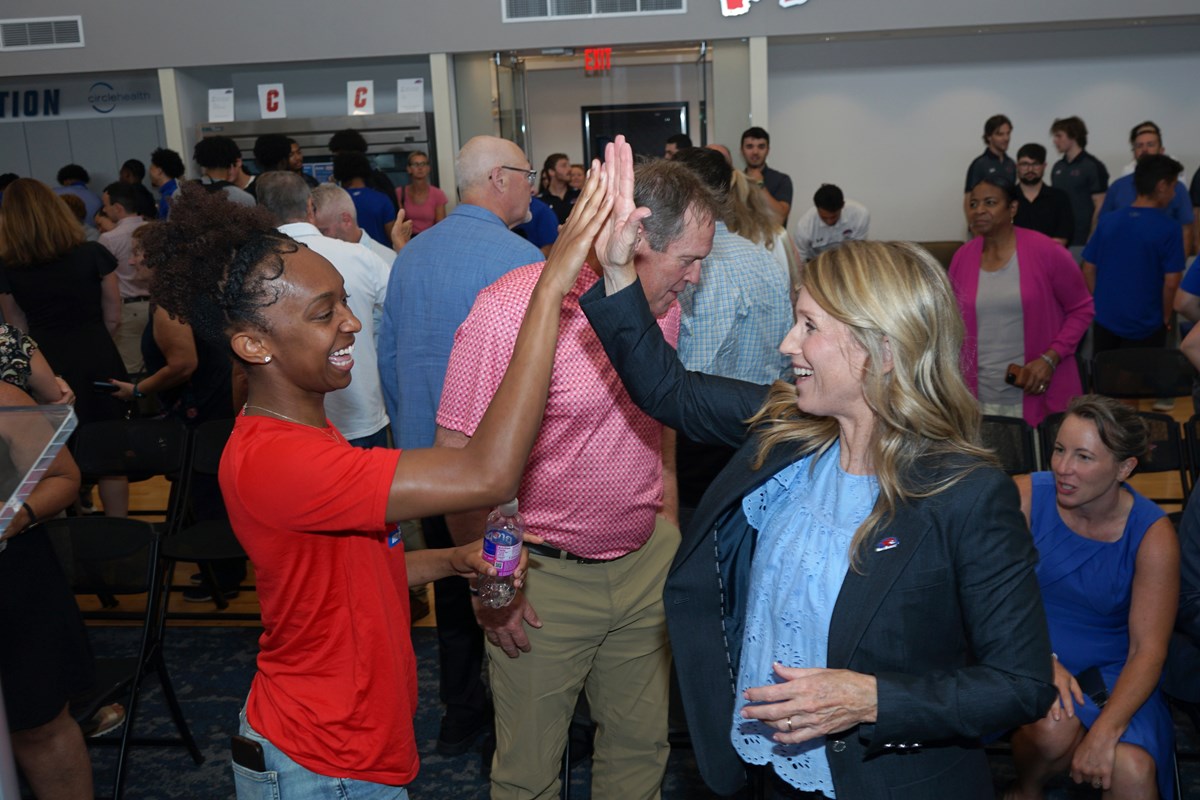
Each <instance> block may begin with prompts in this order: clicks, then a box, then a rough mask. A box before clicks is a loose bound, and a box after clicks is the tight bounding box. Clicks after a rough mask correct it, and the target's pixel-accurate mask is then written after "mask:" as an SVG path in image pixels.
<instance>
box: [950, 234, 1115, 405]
mask: <svg viewBox="0 0 1200 800" xmlns="http://www.w3.org/2000/svg"><path fill="white" fill-rule="evenodd" d="M1013 233H1014V234H1015V235H1016V237H1017V264H1018V268H1019V269H1020V272H1021V309H1022V311H1023V312H1024V315H1023V316H1024V320H1023V323H1024V329H1025V362H1026V363H1029V362H1030V361H1033V360H1034V359H1036V358H1038V357H1039V356H1041V354H1042V353H1044V352H1046V350H1048V349H1049V348H1054V352H1056V353H1058V355H1059V356H1060V357H1061V359H1062V360H1061V361H1060V362H1059V364H1058V368H1057V369H1055V370H1054V374H1053V376H1051V378H1050V385H1049V386H1048V387H1047V388H1046V391H1045V393H1044V394H1040V395H1038V394H1026V395H1025V402H1024V412H1025V413H1024V417H1025V421H1026V422H1028V423H1029V424H1030V425H1037V424H1038V423H1039V422H1041V421H1042V419H1044V418H1045V416H1046V415H1047V414H1053V413H1055V412H1059V411H1065V410H1066V409H1067V404H1068V403H1069V402H1070V401H1071V398H1072V397H1075V396H1076V395H1079V394H1082V393H1083V390H1082V387H1081V386H1080V383H1079V368H1078V367H1077V366H1076V363H1075V348H1076V347H1077V346H1078V344H1079V340H1080V339H1082V338H1083V334H1084V333H1085V332H1087V329H1088V326H1089V325H1091V324H1092V317H1093V316H1095V313H1096V312H1095V306H1094V305H1093V303H1092V295H1091V293H1090V292H1088V290H1087V285H1086V284H1085V283H1084V282H1083V273H1082V272H1081V271H1080V269H1079V265H1077V264H1076V263H1075V259H1073V258H1071V255H1070V253H1068V252H1067V249H1066V248H1065V247H1063V246H1062V245H1060V244H1059V243H1058V242H1056V241H1054V240H1053V239H1051V238H1049V237H1047V236H1043V235H1042V234H1040V233H1038V232H1037V231H1031V230H1027V229H1025V228H1015V227H1014V228H1013ZM982 258H983V237H982V236H977V237H975V238H974V239H972V240H971V241H969V242H967V243H966V244H964V245H963V246H962V247H960V248H958V252H957V253H955V254H954V259H953V260H952V261H951V262H950V283H951V284H952V285H953V286H954V295H955V297H957V298H958V306H959V308H960V309H961V310H962V316H963V323H964V324H965V325H966V336H965V337H964V338H963V345H962V369H963V378H964V379H966V382H967V387H968V388H970V390H971V392H972V393H973V394H975V395H977V396H978V394H979V375H978V337H979V323H978V320H977V318H976V314H975V298H976V295H977V294H978V293H979V265H980V262H981V260H982Z"/></svg>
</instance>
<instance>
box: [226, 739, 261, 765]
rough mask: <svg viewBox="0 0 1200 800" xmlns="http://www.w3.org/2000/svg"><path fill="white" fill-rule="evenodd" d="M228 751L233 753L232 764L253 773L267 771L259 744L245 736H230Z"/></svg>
mask: <svg viewBox="0 0 1200 800" xmlns="http://www.w3.org/2000/svg"><path fill="white" fill-rule="evenodd" d="M229 749H230V751H231V752H232V753H233V763H235V764H238V765H240V766H243V767H245V768H246V769H249V770H254V771H255V772H266V771H267V759H266V757H265V756H263V746H262V744H261V743H260V742H256V741H254V740H253V739H247V738H246V737H245V736H230V737H229Z"/></svg>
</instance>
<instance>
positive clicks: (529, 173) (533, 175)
mask: <svg viewBox="0 0 1200 800" xmlns="http://www.w3.org/2000/svg"><path fill="white" fill-rule="evenodd" d="M500 169H511V170H512V171H513V172H524V173H525V180H527V181H529V185H530V186H537V177H538V173H537V170H536V169H525V168H524V167H500Z"/></svg>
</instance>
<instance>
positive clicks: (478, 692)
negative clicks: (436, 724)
mask: <svg viewBox="0 0 1200 800" xmlns="http://www.w3.org/2000/svg"><path fill="white" fill-rule="evenodd" d="M421 528H422V530H423V531H424V533H425V544H426V545H428V546H429V547H431V548H442V547H453V546H454V541H453V540H452V539H451V538H450V529H449V528H447V527H446V518H445V517H441V516H438V517H425V518H424V519H422V520H421ZM433 596H434V608H435V609H436V611H437V633H438V696H439V697H440V698H441V701H442V703H443V704H445V706H446V716H445V720H444V721H443V724H444V725H445V724H446V723H449V725H448V726H449V727H457V726H460V725H461V726H465V727H473V726H472V722H474V723H475V724H478V723H479V722H480V721H481V720H482V717H483V715H484V713H485V710H486V706H487V691H486V687H485V686H484V682H483V674H482V671H483V631H482V630H480V628H479V624H478V623H477V622H476V621H475V611H474V609H473V608H471V592H470V588H469V586H468V584H467V579H466V578H460V577H458V576H452V577H449V578H442V579H440V580H437V581H434V583H433Z"/></svg>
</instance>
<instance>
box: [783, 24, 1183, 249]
mask: <svg viewBox="0 0 1200 800" xmlns="http://www.w3.org/2000/svg"><path fill="white" fill-rule="evenodd" d="M1198 37H1200V28H1197V27H1195V26H1191V27H1189V26H1180V27H1177V28H1174V29H1169V30H1167V29H1156V30H1143V31H1137V30H1129V31H1084V32H1074V33H1023V34H1004V35H985V36H963V37H953V38H922V39H909V40H904V41H895V40H891V41H889V40H876V41H860V42H832V43H828V44H784V45H775V44H772V46H771V48H770V51H769V58H770V79H769V90H770V101H771V124H770V127H769V128H768V130H769V131H770V132H771V137H772V139H771V156H770V159H769V161H770V163H771V164H772V166H774V167H775V168H777V169H781V170H783V171H785V172H787V173H789V174H790V175H791V176H792V179H793V181H794V183H795V185H796V200H795V203H794V207H795V208H797V209H800V210H803V209H806V208H808V207H809V206H810V205H811V197H812V193H813V192H814V191H816V188H817V186H818V185H819V184H821V183H823V182H829V183H836V184H838V185H839V186H841V187H842V189H843V190H844V191H845V193H846V195H847V197H852V198H854V199H857V200H859V201H861V202H863V203H865V204H866V205H867V207H868V208H869V209H870V210H871V235H872V238H879V239H891V238H905V239H913V240H936V239H961V238H963V237H964V236H965V235H966V226H965V223H964V221H963V216H962V192H963V182H964V180H965V177H966V170H967V165H968V164H969V163H970V161H971V159H973V158H974V157H975V156H977V155H979V153H981V152H983V148H984V144H983V142H982V140H981V138H980V137H981V135H982V133H983V122H984V120H985V119H986V118H987V117H989V116H990V115H992V114H995V113H1004V114H1007V115H1008V116H1009V117H1010V118H1011V119H1012V120H1013V126H1014V131H1013V139H1012V147H1011V150H1010V155H1013V156H1014V157H1015V155H1016V150H1017V148H1018V147H1019V146H1020V145H1022V144H1024V143H1026V142H1031V141H1032V142H1039V143H1041V144H1043V145H1045V146H1046V148H1047V150H1048V151H1049V153H1050V154H1051V155H1050V156H1049V157H1048V160H1049V161H1053V160H1055V159H1057V155H1055V154H1054V148H1053V146H1052V145H1051V141H1050V134H1049V127H1050V124H1051V122H1052V121H1053V120H1054V119H1055V118H1056V117H1065V116H1070V115H1078V116H1080V117H1082V118H1083V119H1084V121H1085V122H1086V123H1087V126H1088V129H1089V132H1090V136H1089V139H1090V141H1089V144H1088V149H1089V150H1090V151H1091V152H1092V153H1093V154H1094V155H1095V156H1096V157H1098V158H1099V159H1101V160H1102V161H1103V162H1104V163H1105V164H1106V166H1107V167H1108V169H1109V172H1110V173H1111V174H1112V175H1113V176H1114V177H1116V176H1118V175H1119V174H1120V172H1121V168H1122V167H1123V166H1124V165H1125V164H1126V163H1127V162H1128V161H1129V160H1130V154H1129V146H1128V135H1129V129H1130V128H1131V127H1132V126H1133V125H1134V124H1136V123H1138V122H1140V121H1142V120H1144V119H1153V120H1154V121H1156V122H1157V123H1158V124H1159V125H1160V126H1161V127H1162V129H1163V137H1164V140H1165V144H1166V147H1167V151H1168V152H1169V153H1170V154H1171V155H1173V156H1174V157H1175V158H1177V159H1179V160H1180V161H1182V162H1183V164H1184V166H1185V167H1186V168H1187V169H1188V173H1187V177H1188V178H1189V179H1190V177H1191V174H1192V171H1194V170H1195V169H1196V167H1197V166H1200V104H1198V103H1197V102H1196V99H1197V93H1196V88H1195V87H1196V76H1197V75H1200V51H1198V50H1197V48H1196V46H1195V43H1196V42H1197V41H1200V38H1198ZM1047 173H1049V169H1048V170H1047ZM793 216H794V215H793Z"/></svg>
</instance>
